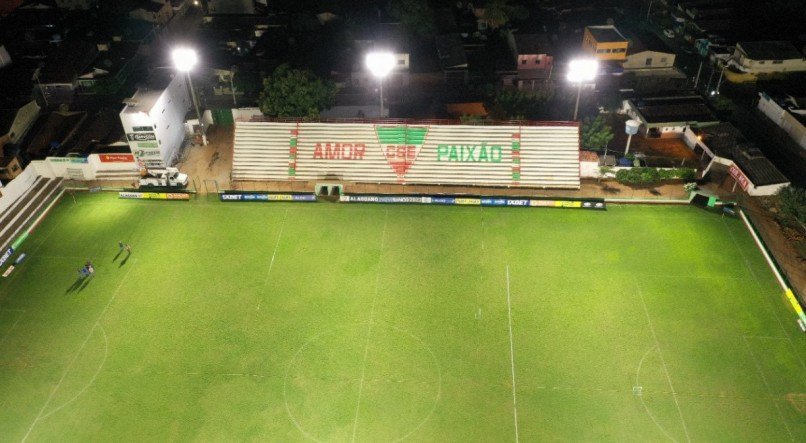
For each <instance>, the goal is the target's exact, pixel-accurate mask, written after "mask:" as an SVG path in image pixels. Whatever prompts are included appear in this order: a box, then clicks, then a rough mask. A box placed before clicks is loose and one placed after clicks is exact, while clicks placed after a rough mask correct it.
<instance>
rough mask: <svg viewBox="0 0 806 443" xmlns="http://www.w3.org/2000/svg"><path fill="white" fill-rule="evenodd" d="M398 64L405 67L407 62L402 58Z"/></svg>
mask: <svg viewBox="0 0 806 443" xmlns="http://www.w3.org/2000/svg"><path fill="white" fill-rule="evenodd" d="M397 64H398V65H401V66H402V65H405V64H406V60H403V59H402V58H401V59H398V61H397Z"/></svg>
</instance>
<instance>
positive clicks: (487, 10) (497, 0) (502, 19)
mask: <svg viewBox="0 0 806 443" xmlns="http://www.w3.org/2000/svg"><path fill="white" fill-rule="evenodd" d="M527 17H529V11H528V10H527V9H526V8H524V7H523V6H521V5H511V4H510V2H509V0H488V1H487V4H485V5H484V14H483V15H482V16H481V18H482V19H484V21H486V22H487V25H488V26H489V27H490V28H492V29H498V28H500V27H501V26H504V25H506V24H507V23H509V22H510V21H511V20H523V19H525V18H527Z"/></svg>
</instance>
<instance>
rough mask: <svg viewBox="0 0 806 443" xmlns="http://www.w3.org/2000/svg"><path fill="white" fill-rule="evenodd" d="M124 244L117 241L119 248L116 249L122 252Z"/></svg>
mask: <svg viewBox="0 0 806 443" xmlns="http://www.w3.org/2000/svg"><path fill="white" fill-rule="evenodd" d="M124 246H126V245H124V244H123V242H122V241H119V242H118V248H119V249H118V251H119V252H122V251H123V247H124Z"/></svg>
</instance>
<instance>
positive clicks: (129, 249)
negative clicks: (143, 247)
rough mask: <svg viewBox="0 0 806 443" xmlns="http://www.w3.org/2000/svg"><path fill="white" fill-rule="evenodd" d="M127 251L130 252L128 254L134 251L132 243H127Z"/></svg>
mask: <svg viewBox="0 0 806 443" xmlns="http://www.w3.org/2000/svg"><path fill="white" fill-rule="evenodd" d="M126 253H128V254H131V253H132V245H130V244H126Z"/></svg>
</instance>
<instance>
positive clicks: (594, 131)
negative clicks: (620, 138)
mask: <svg viewBox="0 0 806 443" xmlns="http://www.w3.org/2000/svg"><path fill="white" fill-rule="evenodd" d="M613 137H615V136H614V135H613V130H612V129H610V126H608V124H607V122H606V121H605V119H604V117H602V116H601V115H597V116H596V118H586V119H584V120H583V121H582V147H583V148H584V149H590V150H593V151H601V150H602V149H604V148H605V146H607V144H608V143H610V141H611V140H613Z"/></svg>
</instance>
